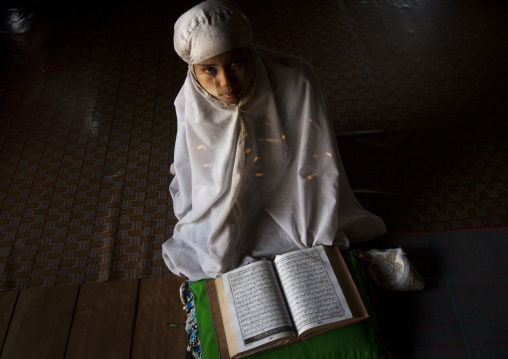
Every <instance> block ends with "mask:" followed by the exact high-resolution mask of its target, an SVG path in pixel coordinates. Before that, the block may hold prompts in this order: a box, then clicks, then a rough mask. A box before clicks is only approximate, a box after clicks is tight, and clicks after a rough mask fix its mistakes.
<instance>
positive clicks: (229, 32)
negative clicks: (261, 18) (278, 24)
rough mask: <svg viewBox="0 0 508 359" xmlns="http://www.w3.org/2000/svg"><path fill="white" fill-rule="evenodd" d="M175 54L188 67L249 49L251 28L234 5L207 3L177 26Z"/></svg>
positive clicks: (243, 15)
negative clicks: (240, 49) (245, 48)
mask: <svg viewBox="0 0 508 359" xmlns="http://www.w3.org/2000/svg"><path fill="white" fill-rule="evenodd" d="M173 42H174V46H175V51H176V53H177V54H178V55H179V56H180V57H181V58H182V59H183V60H184V61H185V62H187V63H188V64H193V65H194V64H199V63H200V62H202V61H204V60H207V59H209V58H211V57H214V56H216V55H219V54H222V53H224V52H228V51H231V50H235V49H239V48H243V47H249V46H251V44H252V28H251V26H250V22H249V19H247V16H246V15H245V13H244V12H243V10H242V9H241V8H240V7H239V6H238V5H237V4H235V3H233V2H231V1H224V0H223V1H219V0H212V1H205V2H203V3H201V4H198V5H196V6H195V7H193V8H192V9H190V10H189V11H187V12H186V13H185V14H183V15H182V16H181V17H180V18H179V19H178V20H177V21H176V23H175V35H174V38H173Z"/></svg>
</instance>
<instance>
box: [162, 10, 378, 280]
mask: <svg viewBox="0 0 508 359" xmlns="http://www.w3.org/2000/svg"><path fill="white" fill-rule="evenodd" d="M218 14H220V16H219V15H218ZM214 19H220V21H215V20H214ZM226 24H229V25H226ZM230 24H243V26H244V28H238V27H236V25H235V27H234V31H232V27H231V26H230ZM196 30H199V31H197V32H196ZM201 30H203V31H201ZM225 32H234V34H233V35H230V34H225ZM207 34H208V35H207ZM239 34H243V35H242V36H237V35H239ZM223 35H224V36H223ZM228 36H229V37H228ZM233 37H234V38H235V39H232V38H233ZM225 38H231V40H230V41H231V43H228V41H229V40H228V41H225V40H224V39H225ZM250 41H251V31H250V25H248V21H247V20H246V18H245V15H244V14H243V12H242V11H241V10H240V9H239V8H238V6H237V5H235V4H234V3H231V2H226V1H208V2H205V3H202V4H199V5H197V6H196V7H194V8H192V9H191V10H189V11H188V12H187V13H185V14H183V15H182V17H181V18H180V19H178V21H177V23H176V25H175V49H177V52H178V53H179V54H180V56H182V58H183V59H184V60H185V61H187V62H188V63H189V64H194V63H196V62H198V63H199V62H201V61H203V60H206V59H207V58H209V57H213V56H215V55H218V54H220V53H223V52H224V51H229V50H231V49H235V48H238V47H246V46H250ZM183 43H185V44H187V45H186V46H182V44H183ZM196 44H202V45H199V47H197V46H196ZM200 46H202V48H201V47H200ZM251 53H252V61H253V67H254V73H255V76H254V78H253V80H252V82H251V85H250V86H251V87H250V92H249V94H248V95H247V96H246V97H245V98H243V99H242V100H241V101H240V103H239V104H237V105H226V104H224V103H222V102H221V101H219V100H217V99H216V98H214V97H213V96H211V95H209V94H208V93H207V92H206V91H205V90H204V89H203V88H202V87H201V86H200V85H199V84H198V82H197V81H196V80H195V78H194V77H193V75H192V72H191V69H189V72H188V74H187V79H186V80H185V83H184V85H183V86H182V89H181V90H180V93H179V94H178V96H177V98H176V100H175V108H176V114H177V119H178V132H177V138H176V144H175V157H174V159H175V163H174V166H172V167H173V168H174V171H175V172H174V174H175V177H174V179H173V181H172V182H171V185H170V192H171V195H172V197H173V207H174V211H175V214H176V216H177V218H178V219H179V222H178V223H177V224H176V226H175V229H174V233H173V237H171V238H170V239H169V240H168V241H166V242H165V243H164V244H163V247H162V250H163V258H164V260H165V262H166V264H167V266H168V267H169V269H170V270H171V271H172V272H174V273H176V274H180V275H184V276H187V277H189V278H190V279H191V280H198V279H202V278H206V277H212V278H214V277H216V276H217V275H219V274H221V273H224V272H225V271H228V270H231V269H233V268H235V267H237V266H238V265H240V264H241V262H242V259H244V258H246V257H262V256H264V257H268V258H273V257H274V256H275V255H277V254H280V253H285V252H287V251H290V250H294V249H298V248H304V247H310V246H314V245H319V244H324V245H331V244H332V243H336V244H337V243H339V244H341V245H343V246H344V247H346V246H347V245H348V243H349V240H353V241H359V240H369V239H372V238H375V237H377V236H379V235H381V234H383V233H385V231H386V228H385V226H384V223H383V221H382V220H381V219H380V218H379V217H377V216H375V215H373V214H372V213H370V212H367V211H366V210H364V209H363V208H362V206H361V205H360V204H359V203H358V201H357V200H356V198H355V197H354V195H353V192H352V191H351V188H350V187H349V184H348V181H347V177H346V175H345V172H344V168H343V165H342V161H341V159H340V155H339V151H338V147H337V143H336V140H335V136H334V133H333V129H332V126H331V124H330V121H329V119H328V114H327V109H326V103H325V96H324V94H323V92H322V90H321V86H320V84H319V82H318V80H317V77H316V75H315V74H314V72H313V70H312V69H311V68H310V67H309V65H308V64H307V63H305V62H304V61H302V60H301V59H298V58H295V57H293V56H288V55H284V54H281V53H277V52H274V51H270V50H267V49H261V48H258V47H252V48H251ZM190 68H192V66H190Z"/></svg>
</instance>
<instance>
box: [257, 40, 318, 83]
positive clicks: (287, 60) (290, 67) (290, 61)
mask: <svg viewBox="0 0 508 359" xmlns="http://www.w3.org/2000/svg"><path fill="white" fill-rule="evenodd" d="M255 49H256V52H257V53H258V54H259V56H260V58H261V60H262V61H263V62H264V63H265V66H266V65H268V67H279V68H278V70H285V71H293V72H295V73H299V74H301V75H304V76H313V74H314V70H313V68H312V65H310V64H309V63H308V62H307V61H306V60H305V59H303V58H301V57H298V56H295V55H289V54H286V53H283V52H279V51H276V50H272V49H269V48H266V47H263V46H258V45H256V46H255Z"/></svg>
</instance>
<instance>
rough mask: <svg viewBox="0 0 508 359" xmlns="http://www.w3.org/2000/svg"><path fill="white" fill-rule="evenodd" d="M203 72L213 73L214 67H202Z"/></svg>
mask: <svg viewBox="0 0 508 359" xmlns="http://www.w3.org/2000/svg"><path fill="white" fill-rule="evenodd" d="M202 71H203V72H204V73H207V74H213V72H214V71H215V69H214V68H213V67H205V68H203V70H202Z"/></svg>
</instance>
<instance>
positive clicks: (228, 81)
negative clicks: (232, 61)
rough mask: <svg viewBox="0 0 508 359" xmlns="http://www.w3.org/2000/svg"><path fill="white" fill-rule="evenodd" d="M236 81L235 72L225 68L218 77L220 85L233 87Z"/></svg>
mask: <svg viewBox="0 0 508 359" xmlns="http://www.w3.org/2000/svg"><path fill="white" fill-rule="evenodd" d="M234 81H235V74H233V73H232V71H231V70H229V69H223V70H222V71H221V72H220V74H219V78H218V82H219V85H220V86H221V87H231V85H232V84H233V83H234Z"/></svg>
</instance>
